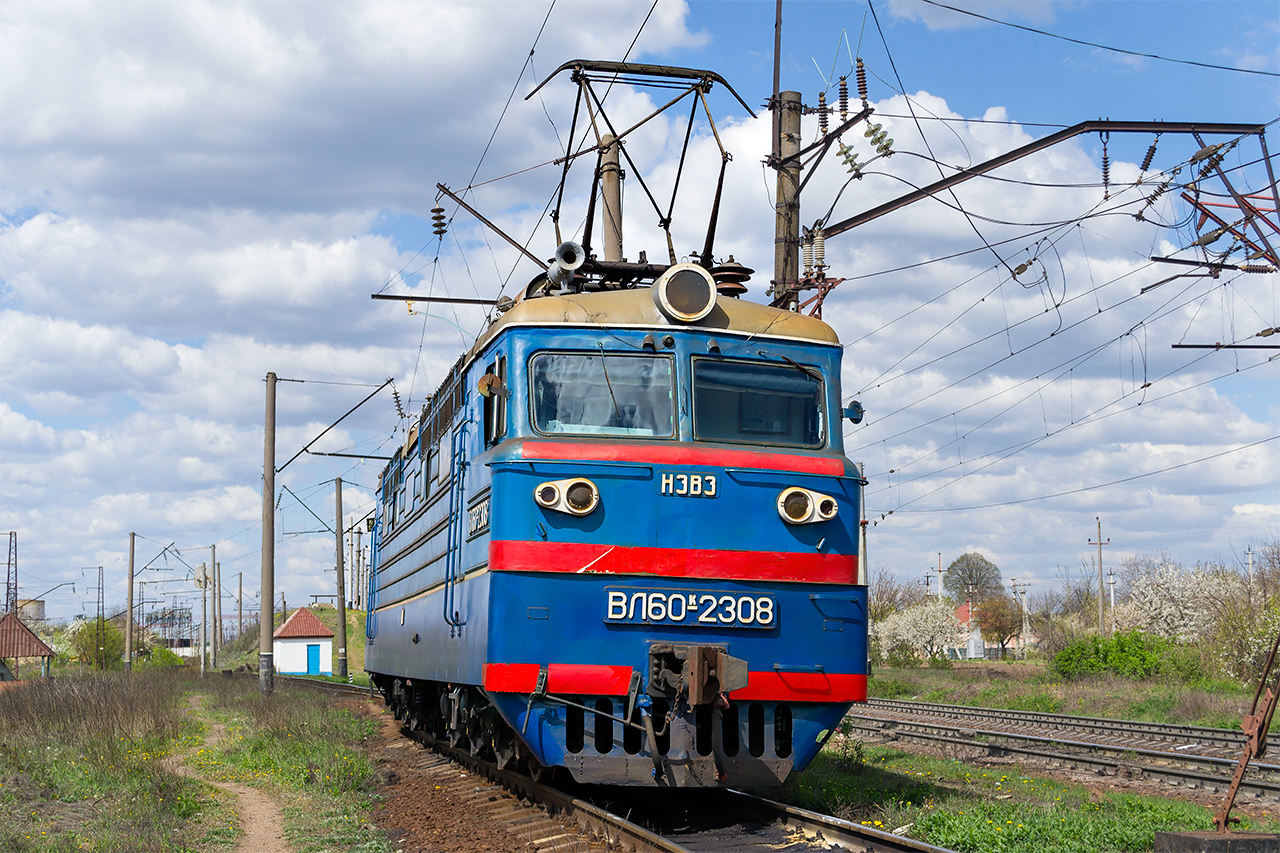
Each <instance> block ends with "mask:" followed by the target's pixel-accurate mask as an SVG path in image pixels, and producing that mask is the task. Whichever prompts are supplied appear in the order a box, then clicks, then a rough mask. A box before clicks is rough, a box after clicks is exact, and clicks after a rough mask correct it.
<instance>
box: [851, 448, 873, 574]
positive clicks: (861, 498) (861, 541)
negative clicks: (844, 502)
mask: <svg viewBox="0 0 1280 853" xmlns="http://www.w3.org/2000/svg"><path fill="white" fill-rule="evenodd" d="M853 465H854V468H856V469H857V471H858V479H859V480H861V479H864V478H865V475H864V474H863V468H862V463H861V462H855V463H853ZM870 571H871V568H870V566H869V565H868V564H867V498H866V494H865V493H864V492H863V490H862V488H859V489H858V583H860V584H862V585H863V586H866V585H867V584H868V583H870V582H871V575H870Z"/></svg>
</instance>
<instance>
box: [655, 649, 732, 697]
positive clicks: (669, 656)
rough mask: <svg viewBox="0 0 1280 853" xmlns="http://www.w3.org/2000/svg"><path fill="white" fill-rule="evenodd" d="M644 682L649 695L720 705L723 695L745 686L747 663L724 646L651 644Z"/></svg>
mask: <svg viewBox="0 0 1280 853" xmlns="http://www.w3.org/2000/svg"><path fill="white" fill-rule="evenodd" d="M648 682H649V689H648V692H649V695H650V696H656V697H661V698H665V699H672V700H674V699H678V698H683V699H684V700H685V701H686V702H688V703H689V704H690V705H710V704H712V703H722V702H724V701H726V700H725V699H724V694H725V693H728V692H730V691H732V690H738V689H740V688H743V687H746V686H747V662H746V661H745V660H742V659H741V658H735V657H733V656H731V655H730V654H729V650H728V648H727V647H726V646H709V645H708V646H699V645H691V644H690V645H685V644H678V643H651V644H650V645H649V679H648Z"/></svg>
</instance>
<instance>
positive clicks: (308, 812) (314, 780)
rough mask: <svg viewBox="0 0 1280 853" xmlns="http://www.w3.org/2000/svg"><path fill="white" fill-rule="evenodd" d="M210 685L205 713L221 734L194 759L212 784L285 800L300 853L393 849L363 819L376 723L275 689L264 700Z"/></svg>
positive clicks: (303, 693) (289, 830) (248, 685)
mask: <svg viewBox="0 0 1280 853" xmlns="http://www.w3.org/2000/svg"><path fill="white" fill-rule="evenodd" d="M209 687H210V692H209V693H208V707H209V711H208V713H209V715H210V718H211V719H213V720H216V721H218V722H219V723H221V724H222V725H223V726H224V734H223V738H222V741H221V743H220V744H218V745H217V746H216V747H214V748H212V749H208V750H204V751H201V752H199V753H198V754H197V755H196V756H195V758H194V764H195V766H197V767H198V768H199V769H200V770H201V771H202V772H204V773H205V774H207V775H208V776H209V777H210V778H213V779H219V780H227V781H235V782H240V783H244V784H249V785H256V786H260V787H262V788H265V789H266V790H268V791H270V792H272V793H273V794H275V795H277V796H279V797H280V798H282V799H283V800H284V802H285V804H286V805H285V809H284V812H285V825H284V831H285V835H286V836H287V837H288V838H289V839H290V840H291V841H292V842H293V844H294V845H295V847H296V848H297V849H298V850H300V851H302V852H303V853H329V851H334V853H336V851H351V850H357V851H361V853H387V851H390V849H391V847H390V845H389V843H388V842H387V840H386V838H385V836H384V834H383V833H382V832H381V831H380V830H379V829H377V828H376V827H375V826H374V825H373V824H372V823H371V822H370V821H369V819H368V816H369V812H370V810H371V809H372V808H373V806H374V804H375V803H376V802H377V799H378V798H377V794H376V788H377V784H378V778H377V776H376V773H375V768H374V765H373V763H372V761H371V760H370V759H369V757H368V756H367V755H366V754H365V752H364V750H363V748H362V747H363V744H364V743H365V742H366V741H367V740H368V739H369V738H371V737H373V736H374V735H375V734H376V733H377V726H378V724H377V722H376V721H375V720H373V719H368V718H363V717H358V716H356V715H354V714H352V713H351V712H349V711H346V710H340V709H337V708H334V707H332V706H331V705H329V703H327V702H325V701H317V697H316V694H315V693H314V692H313V691H311V690H307V689H304V688H291V687H289V686H287V685H286V686H281V685H280V684H279V683H277V689H276V692H275V693H274V694H273V695H272V696H270V697H267V698H264V697H262V696H260V695H259V694H258V692H257V685H256V683H254V682H250V681H248V680H245V679H231V680H227V679H218V680H216V681H214V682H213V683H211V684H210V685H209Z"/></svg>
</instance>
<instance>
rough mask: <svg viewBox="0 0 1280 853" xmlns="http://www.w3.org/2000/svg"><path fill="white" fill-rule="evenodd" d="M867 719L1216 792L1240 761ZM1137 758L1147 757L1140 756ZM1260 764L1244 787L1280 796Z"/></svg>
mask: <svg viewBox="0 0 1280 853" xmlns="http://www.w3.org/2000/svg"><path fill="white" fill-rule="evenodd" d="M862 719H863V720H864V721H865V722H863V723H861V724H860V723H859V722H856V721H855V722H853V723H852V727H853V728H854V729H855V730H859V731H862V732H865V733H867V734H871V735H875V736H878V737H882V738H886V739H888V740H898V741H918V742H923V743H929V744H933V745H936V744H949V745H954V746H960V747H964V748H965V749H970V750H974V749H977V750H985V751H986V752H987V754H988V755H990V756H994V757H1001V756H1006V755H1021V756H1026V757H1028V758H1032V759H1036V760H1039V761H1046V762H1049V763H1051V764H1055V763H1056V764H1067V765H1069V766H1070V768H1071V769H1081V768H1085V769H1090V770H1092V771H1094V772H1097V773H1100V774H1102V775H1110V776H1124V777H1130V778H1134V777H1136V778H1147V779H1156V780H1160V781H1165V782H1169V783H1171V784H1174V785H1185V786H1187V787H1193V788H1206V789H1209V790H1212V791H1215V792H1220V791H1225V790H1226V787H1227V786H1228V785H1230V783H1231V780H1230V778H1229V777H1228V776H1227V775H1226V774H1225V773H1222V772H1213V770H1214V768H1221V769H1224V770H1225V769H1226V768H1228V767H1234V765H1235V762H1234V761H1232V760H1230V759H1225V758H1218V757H1215V756H1205V755H1190V754H1185V753H1178V752H1172V751H1164V750H1148V749H1135V748H1132V747H1125V746H1119V745H1108V744H1100V743H1095V742H1090V741H1070V740H1060V739H1057V738H1050V737H1039V736H1036V735H1027V734H1018V733H1013V732H1004V731H994V730H985V729H973V728H968V727H965V726H954V725H947V724H942V723H924V722H919V721H909V722H904V721H896V722H894V721H889V722H890V723H891V724H890V725H877V723H883V722H886V721H883V720H880V719H879V718H875V717H864V718H862ZM978 738H984V740H979V739H978ZM1133 758H1141V759H1146V760H1145V761H1135V760H1133ZM1257 769H1259V770H1261V771H1263V772H1265V773H1267V774H1268V777H1267V778H1259V777H1257V776H1254V777H1252V778H1250V779H1248V780H1246V781H1245V782H1244V783H1243V784H1242V785H1241V790H1246V791H1248V792H1250V794H1252V795H1253V796H1255V797H1269V798H1280V766H1278V765H1273V764H1271V765H1260V766H1258V767H1257Z"/></svg>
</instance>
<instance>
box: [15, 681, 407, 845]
mask: <svg viewBox="0 0 1280 853" xmlns="http://www.w3.org/2000/svg"><path fill="white" fill-rule="evenodd" d="M373 727H374V723H373V722H372V721H370V720H365V719H359V718H357V717H356V716H354V715H353V714H351V713H350V712H346V711H337V710H334V709H333V708H331V707H330V706H329V704H328V703H327V702H317V701H316V696H315V694H313V693H306V692H300V691H296V690H290V689H289V688H287V687H281V689H279V690H277V692H276V693H275V694H274V695H273V696H272V697H270V698H269V699H263V698H262V697H259V696H258V694H257V692H256V684H255V683H254V682H253V681H252V680H251V679H222V678H220V677H214V676H211V677H208V678H206V679H203V680H200V679H198V678H195V677H193V676H192V674H191V673H190V672H189V671H167V672H159V671H157V672H143V673H136V674H135V675H134V676H132V677H130V678H125V677H124V676H115V675H113V676H108V677H106V678H86V679H79V680H75V679H70V678H66V679H58V680H56V681H51V682H37V683H32V684H24V685H22V686H20V687H17V688H13V689H10V690H5V691H2V692H0V731H3V732H4V741H3V744H0V850H4V851H14V853H54V851H66V850H98V851H117V850H129V851H139V853H152V852H153V851H154V853H179V851H182V853H191V851H200V853H217V851H225V850H230V849H232V848H233V847H234V845H235V842H236V839H237V837H238V836H239V834H240V832H241V827H240V823H239V819H238V816H237V813H236V803H235V798H234V796H232V795H230V794H227V793H224V792H222V791H219V790H217V789H216V788H215V787H214V786H212V785H210V784H209V783H207V782H204V781H201V780H200V779H198V778H190V777H188V776H185V775H183V774H181V773H179V772H178V767H177V762H181V761H186V762H187V764H188V766H192V767H195V768H196V772H197V773H202V774H204V775H205V776H207V777H208V778H211V779H234V780H236V781H239V782H242V783H245V784H251V785H255V786H259V787H262V788H263V789H264V790H265V791H267V792H268V793H269V794H271V795H272V796H273V797H275V798H276V799H277V800H278V801H280V802H281V804H282V806H283V808H284V813H285V832H286V835H287V836H288V837H289V838H290V840H291V841H292V842H293V844H294V845H295V847H296V848H297V849H298V850H299V851H303V853H312V851H333V853H337V851H362V853H384V851H387V850H389V849H390V848H389V846H388V845H387V843H386V841H385V839H384V838H383V836H382V833H381V832H379V831H378V830H376V829H375V828H374V827H372V826H371V825H370V824H369V823H368V817H367V816H368V812H369V810H370V809H371V808H372V806H373V804H374V801H375V799H376V796H375V794H374V789H375V787H376V779H375V777H374V771H373V765H372V763H371V762H370V760H369V759H368V758H367V757H366V756H365V755H364V754H363V752H362V751H361V748H360V747H361V744H362V743H363V741H364V739H365V738H367V737H369V736H370V735H371V734H372V733H373V731H374V728H373ZM217 730H220V731H219V734H220V738H219V741H218V743H217V744H216V745H213V744H210V742H209V738H210V734H211V732H214V731H217Z"/></svg>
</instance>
